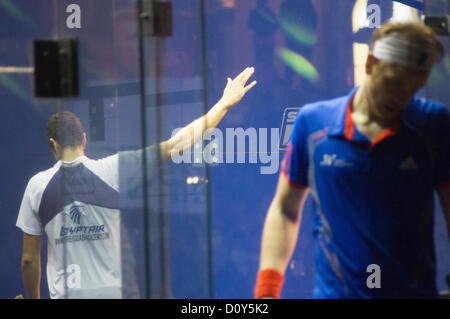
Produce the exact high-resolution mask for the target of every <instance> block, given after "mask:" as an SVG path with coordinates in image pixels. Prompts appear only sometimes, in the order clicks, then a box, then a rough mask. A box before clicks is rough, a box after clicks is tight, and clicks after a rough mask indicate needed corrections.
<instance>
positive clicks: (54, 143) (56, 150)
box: [48, 138, 60, 159]
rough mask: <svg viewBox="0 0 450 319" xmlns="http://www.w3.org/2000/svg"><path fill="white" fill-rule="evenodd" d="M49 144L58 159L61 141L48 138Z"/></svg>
mask: <svg viewBox="0 0 450 319" xmlns="http://www.w3.org/2000/svg"><path fill="white" fill-rule="evenodd" d="M48 144H49V145H50V149H51V150H52V153H53V155H54V156H55V158H56V159H58V153H59V149H60V146H59V143H58V142H57V141H56V140H55V139H54V138H49V139H48Z"/></svg>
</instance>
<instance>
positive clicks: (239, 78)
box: [235, 67, 250, 82]
mask: <svg viewBox="0 0 450 319" xmlns="http://www.w3.org/2000/svg"><path fill="white" fill-rule="evenodd" d="M249 69H250V68H248V67H247V68H245V70H244V71H242V72H241V73H240V74H239V75H238V76H237V77H236V78H235V80H236V81H239V82H241V81H242V79H243V78H244V77H245V76H246V75H247V72H248V71H249Z"/></svg>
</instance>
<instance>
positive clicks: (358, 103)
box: [352, 85, 393, 127]
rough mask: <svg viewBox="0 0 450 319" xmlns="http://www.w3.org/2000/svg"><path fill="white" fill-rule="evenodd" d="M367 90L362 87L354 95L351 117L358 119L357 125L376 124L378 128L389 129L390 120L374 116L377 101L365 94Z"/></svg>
mask: <svg viewBox="0 0 450 319" xmlns="http://www.w3.org/2000/svg"><path fill="white" fill-rule="evenodd" d="M367 90H369V88H367V87H366V86H365V85H363V86H362V87H361V88H360V89H358V91H357V92H356V94H355V98H354V100H353V111H352V113H353V116H352V117H354V116H356V117H357V118H359V124H361V125H370V124H376V125H378V126H380V127H389V126H390V124H391V122H392V120H393V119H391V118H386V117H380V116H377V115H376V112H374V111H375V110H376V107H377V106H376V104H377V101H376V100H374V99H373V98H371V95H370V94H369V93H368V92H367Z"/></svg>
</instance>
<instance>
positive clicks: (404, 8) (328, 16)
mask: <svg viewBox="0 0 450 319" xmlns="http://www.w3.org/2000/svg"><path fill="white" fill-rule="evenodd" d="M151 2H152V1H148V2H146V1H136V0H98V1H88V0H76V1H75V0H70V1H66V0H58V1H50V0H40V1H39V4H37V3H34V2H33V3H31V2H30V1H26V0H19V1H2V2H0V15H1V17H2V19H0V24H1V25H2V28H0V30H1V31H0V34H1V43H0V49H1V50H0V66H2V67H10V66H14V67H16V69H5V68H2V72H1V73H0V92H1V96H2V102H1V110H2V119H1V121H2V125H1V126H0V127H1V129H2V134H1V136H2V143H1V147H2V152H1V154H2V156H1V157H0V160H1V161H2V163H1V164H2V165H1V167H2V177H3V178H2V180H3V183H2V185H1V186H0V187H1V200H0V202H1V203H2V206H3V210H2V212H3V214H4V217H5V218H4V220H5V222H4V223H3V224H4V225H3V226H1V227H3V230H2V231H1V232H0V245H2V249H0V259H1V260H2V267H1V268H2V271H1V272H2V273H3V274H4V275H3V277H4V278H5V279H4V285H2V288H0V297H2V298H12V297H14V296H15V295H17V294H19V293H23V288H22V287H23V286H22V283H21V274H20V256H21V255H20V253H21V241H22V233H21V232H20V230H18V229H17V228H16V227H15V222H16V219H17V212H18V210H19V206H20V202H21V199H22V196H23V192H24V190H25V187H26V185H27V183H28V180H29V178H31V176H33V175H34V174H36V173H37V172H39V171H41V170H45V169H47V168H49V167H51V166H52V165H53V164H54V163H55V160H54V158H53V156H52V154H51V152H50V150H49V148H48V142H47V141H46V136H45V125H46V120H47V118H48V117H49V116H50V115H51V114H53V113H55V112H58V111H63V110H67V111H71V112H74V113H75V114H76V115H78V116H79V117H80V119H81V121H82V123H83V125H84V129H85V131H86V134H87V140H88V143H87V148H86V155H87V156H88V157H89V158H93V159H101V158H104V157H107V156H111V155H114V154H117V153H119V156H118V159H119V160H118V172H117V174H118V181H119V186H120V189H121V191H120V193H119V195H118V198H116V199H115V200H117V202H118V208H119V209H120V229H118V230H117V233H118V238H120V240H119V242H120V257H121V258H120V260H121V262H120V268H121V272H122V278H121V279H122V280H121V281H122V291H121V295H122V297H123V298H251V297H252V296H253V287H254V284H255V279H256V273H257V270H258V262H259V251H260V240H261V233H262V227H263V222H264V218H265V215H266V212H267V209H268V207H269V205H270V202H271V200H272V197H273V194H274V192H275V187H276V181H277V179H278V174H279V171H280V164H281V160H282V158H283V155H284V151H285V146H286V141H287V138H288V137H289V132H290V129H291V128H292V123H293V119H295V115H296V113H297V112H298V110H299V108H300V107H302V106H303V105H304V104H306V103H309V102H313V101H317V100H324V99H330V98H334V97H337V96H342V95H344V94H347V93H348V92H349V91H350V90H351V89H352V88H353V87H354V86H356V85H359V84H361V81H362V80H363V78H364V62H365V57H366V56H367V53H368V51H369V43H370V38H371V34H372V32H373V30H374V29H375V28H376V27H377V26H379V25H381V24H383V23H384V22H386V21H388V20H390V19H394V20H418V19H420V15H421V14H422V10H425V12H427V13H430V14H434V15H442V14H444V13H445V12H447V14H448V13H449V11H448V10H449V4H448V1H441V0H436V1H424V3H421V1H391V0H378V1H373V0H343V1H332V0H300V1H299V0H245V1H244V0H174V1H165V2H168V3H171V6H172V19H171V20H172V28H171V29H172V32H171V34H170V36H148V35H147V34H146V24H145V23H146V20H145V17H144V16H142V13H143V12H147V11H146V10H148V7H147V4H148V3H151ZM71 4H77V5H78V6H79V8H80V12H81V25H80V28H77V27H75V28H70V27H69V26H68V24H67V22H68V18H69V16H70V14H71V13H70V11H69V12H68V7H69V6H70V5H71ZM139 17H140V18H139ZM63 38H76V39H78V43H79V61H78V63H79V75H80V76H79V84H80V94H79V96H78V97H75V98H64V99H42V98H35V97H34V87H33V73H32V67H33V58H32V41H33V40H36V39H63ZM440 39H441V41H442V43H443V44H444V46H445V47H446V56H445V58H444V59H443V61H442V63H441V64H440V65H439V66H438V67H437V68H436V70H435V72H434V73H433V75H432V77H431V79H430V83H429V86H428V87H427V88H426V89H425V90H421V91H420V92H419V95H421V96H425V97H427V98H432V99H436V100H439V101H441V102H443V103H444V104H447V106H448V100H449V96H448V91H449V90H448V89H449V86H448V83H449V75H450V68H449V63H448V61H449V59H450V56H449V51H448V50H449V42H448V41H449V38H445V37H441V38H440ZM247 66H254V67H255V75H254V76H253V77H254V79H255V80H257V81H258V84H257V85H256V87H255V88H254V89H252V90H251V91H250V92H249V93H248V94H247V95H246V96H245V97H244V98H243V100H242V101H241V102H240V103H239V104H238V105H236V106H235V107H233V108H232V109H231V110H230V111H229V112H228V113H227V114H226V116H225V117H224V119H223V120H222V121H221V123H220V124H219V125H218V127H217V129H216V130H215V131H214V132H213V133H212V134H211V135H208V136H206V137H205V138H204V139H203V140H201V141H199V142H198V143H197V144H196V145H194V146H193V147H192V148H191V149H190V151H188V152H186V153H185V154H183V156H182V157H181V158H180V157H178V158H176V157H175V158H170V159H169V160H168V161H167V162H164V163H162V162H160V161H159V157H160V156H161V149H160V148H159V147H158V146H159V143H160V142H162V141H165V140H167V139H169V138H170V137H171V136H172V135H173V134H174V133H175V132H176V130H177V129H179V128H182V127H184V126H185V125H187V124H189V123H190V122H192V121H193V120H195V119H197V118H199V117H200V116H202V115H203V114H205V113H206V112H207V111H208V110H209V109H210V108H211V107H212V106H213V105H214V104H215V103H216V102H217V101H218V100H219V99H220V97H221V96H222V93H223V89H224V87H225V84H226V79H227V77H232V78H234V77H235V76H236V75H237V74H239V73H240V72H241V71H242V70H243V69H244V68H245V67H247ZM135 150H137V151H138V153H133V157H129V156H128V155H129V154H130V153H129V152H133V151H135ZM139 150H147V152H139ZM111 200H113V199H111ZM311 205H312V203H311V199H310V198H309V199H308V200H307V202H306V205H305V213H304V214H303V220H302V226H301V229H300V235H299V239H298V244H297V248H296V250H295V253H294V256H293V258H292V260H291V262H290V263H289V266H288V269H287V272H286V280H285V286H284V289H283V297H285V298H311V296H312V286H313V276H314V265H313V240H312V238H313V237H312V232H313V229H312V219H313V216H312V214H308V212H310V211H311ZM68 216H69V217H67V218H68V220H67V222H70V215H68ZM11 238H14V240H11ZM446 238H447V234H446V230H445V226H444V219H443V214H442V211H441V210H440V207H439V206H438V207H437V209H436V218H435V247H436V254H437V261H438V274H437V285H438V288H439V289H440V290H445V289H447V288H446V285H445V279H444V278H445V276H446V275H447V273H448V272H449V271H450V254H449V252H450V249H449V248H450V247H449V244H448V240H447V239H446ZM66 248H67V249H70V247H69V246H67V247H66ZM67 253H68V252H67ZM42 256H43V259H42V260H43V272H42V274H43V279H42V283H41V293H42V297H49V294H48V289H47V282H46V274H45V265H46V260H47V259H46V244H44V245H43V255H42ZM111 258H112V257H111ZM70 276H71V272H70V271H69V270H68V271H67V274H65V277H64V278H65V281H66V284H67V282H68V281H70ZM67 297H74V296H71V295H68V296H67Z"/></svg>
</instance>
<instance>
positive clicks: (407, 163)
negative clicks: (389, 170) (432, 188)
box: [399, 156, 419, 171]
mask: <svg viewBox="0 0 450 319" xmlns="http://www.w3.org/2000/svg"><path fill="white" fill-rule="evenodd" d="M418 168H419V166H418V164H417V162H416V160H415V159H414V157H412V156H409V157H407V158H406V159H405V160H403V162H401V164H400V166H399V169H400V170H403V171H406V170H417V169H418Z"/></svg>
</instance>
